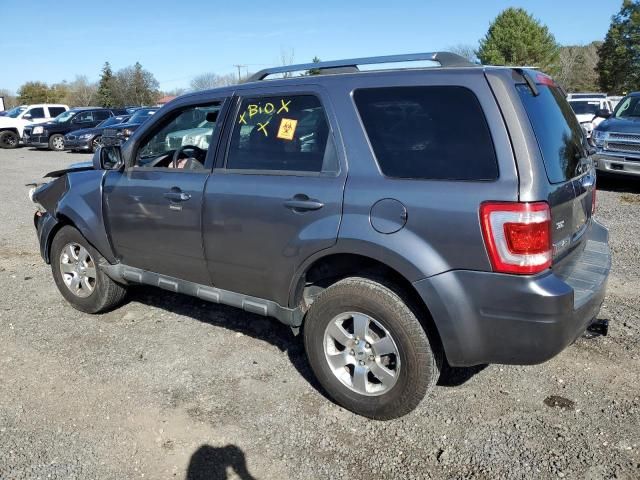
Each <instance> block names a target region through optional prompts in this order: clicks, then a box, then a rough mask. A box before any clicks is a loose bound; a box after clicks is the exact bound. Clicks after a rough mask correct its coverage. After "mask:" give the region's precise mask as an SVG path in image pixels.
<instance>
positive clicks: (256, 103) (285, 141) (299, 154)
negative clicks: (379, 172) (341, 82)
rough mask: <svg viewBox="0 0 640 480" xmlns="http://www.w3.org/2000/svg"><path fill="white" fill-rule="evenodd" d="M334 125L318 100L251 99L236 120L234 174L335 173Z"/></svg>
mask: <svg viewBox="0 0 640 480" xmlns="http://www.w3.org/2000/svg"><path fill="white" fill-rule="evenodd" d="M336 158H337V157H336V153H335V148H334V145H333V142H332V141H331V135H330V129H329V123H328V122H327V117H326V115H325V112H324V108H323V107H322V104H321V103H320V100H319V99H318V98H317V97H316V96H314V95H284V96H282V97H280V96H277V97H259V98H246V99H244V100H243V101H242V104H241V105H240V110H239V112H238V116H237V117H236V119H235V125H234V127H233V134H232V136H231V144H230V146H229V153H228V156H227V168H228V169H241V170H270V171H282V172H320V171H322V170H323V167H324V170H325V171H326V170H334V166H335V164H336Z"/></svg>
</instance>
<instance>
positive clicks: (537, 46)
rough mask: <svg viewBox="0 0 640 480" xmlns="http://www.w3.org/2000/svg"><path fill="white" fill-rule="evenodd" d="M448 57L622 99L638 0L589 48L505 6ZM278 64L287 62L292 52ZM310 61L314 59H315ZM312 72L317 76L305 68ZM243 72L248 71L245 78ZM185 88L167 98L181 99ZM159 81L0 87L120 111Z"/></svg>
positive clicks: (639, 80) (108, 72) (128, 73)
mask: <svg viewBox="0 0 640 480" xmlns="http://www.w3.org/2000/svg"><path fill="white" fill-rule="evenodd" d="M451 50H452V51H454V52H455V53H458V54H460V55H463V56H464V57H466V58H468V59H470V60H472V61H479V62H480V63H482V64H486V65H528V66H532V67H536V68H539V69H540V70H541V71H544V72H546V73H549V74H551V75H552V76H553V77H554V78H555V79H556V81H557V82H558V83H560V85H562V86H563V87H564V88H565V90H567V91H569V92H575V91H598V90H600V91H603V92H606V93H609V94H624V93H627V92H631V91H637V90H640V0H623V2H622V7H621V9H620V11H619V12H618V13H617V14H616V15H614V16H613V17H612V19H611V24H610V26H609V30H608V32H607V34H606V36H605V38H604V40H603V41H594V42H591V43H589V44H588V45H565V46H562V45H559V44H558V42H557V41H556V39H555V37H554V35H553V34H552V33H551V32H550V31H549V29H548V27H547V26H545V25H543V24H542V23H541V22H540V21H538V20H536V19H535V18H534V17H533V16H532V15H531V14H530V13H528V12H527V11H526V10H524V9H522V8H507V9H506V10H504V11H502V12H501V13H500V14H499V15H498V16H497V17H496V18H495V19H494V20H493V22H491V24H490V26H489V29H488V31H487V33H486V35H485V36H484V37H483V38H482V39H480V41H479V44H478V46H477V48H476V47H474V46H472V45H457V46H454V47H451ZM281 56H282V63H283V65H284V64H290V63H293V50H292V51H291V53H290V54H288V56H287V58H286V59H285V55H284V53H283V54H282V55H281ZM313 61H314V62H317V61H319V59H318V58H317V57H315V58H314V59H313ZM308 73H311V74H314V73H317V71H315V69H314V70H311V71H309V72H308ZM248 75H249V74H248V73H247V76H248ZM245 79H246V77H240V78H238V77H236V76H235V75H234V74H223V75H219V74H217V73H214V72H207V73H203V74H200V75H197V76H196V77H194V78H193V79H192V80H191V83H190V88H189V89H188V90H190V91H197V90H204V89H208V88H215V87H220V86H226V85H232V84H235V83H239V82H242V81H244V80H245ZM186 91H187V89H175V90H174V91H171V92H164V93H166V94H173V95H180V94H182V93H185V92H186ZM161 94H162V93H161V92H160V90H159V83H158V81H157V80H156V79H155V77H154V76H153V74H152V73H151V72H149V71H148V70H145V69H144V68H142V65H141V64H140V63H139V62H136V63H135V65H130V66H128V67H125V68H122V69H120V70H118V71H116V72H114V71H113V70H112V68H111V65H110V64H109V62H106V63H105V64H104V67H103V68H102V72H101V75H100V79H99V81H98V82H90V81H89V80H88V79H87V77H86V76H84V75H77V76H76V77H75V79H74V80H73V81H70V82H67V81H63V82H61V83H56V84H52V85H47V84H46V83H44V82H39V81H29V82H26V83H25V84H24V85H22V86H21V87H20V88H19V89H18V92H17V95H15V96H14V95H12V94H11V92H9V91H8V90H6V89H0V96H3V97H5V107H6V108H11V107H12V106H15V105H18V104H29V103H65V104H67V105H70V106H88V105H99V106H105V107H122V106H127V105H153V104H155V103H156V102H157V100H158V98H159V97H160V96H161Z"/></svg>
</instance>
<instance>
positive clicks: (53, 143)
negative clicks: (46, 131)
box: [49, 134, 64, 152]
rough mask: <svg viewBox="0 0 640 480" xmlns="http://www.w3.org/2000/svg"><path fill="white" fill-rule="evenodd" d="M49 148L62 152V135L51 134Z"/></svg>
mask: <svg viewBox="0 0 640 480" xmlns="http://www.w3.org/2000/svg"><path fill="white" fill-rule="evenodd" d="M49 148H50V149H51V150H55V151H56V152H62V151H63V150H64V137H63V136H62V135H60V134H55V135H51V138H50V139H49Z"/></svg>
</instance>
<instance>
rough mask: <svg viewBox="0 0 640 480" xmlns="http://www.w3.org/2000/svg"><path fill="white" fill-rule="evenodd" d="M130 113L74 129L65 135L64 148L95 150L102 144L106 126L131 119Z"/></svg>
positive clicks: (76, 150) (77, 150)
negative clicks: (94, 124)
mask: <svg viewBox="0 0 640 480" xmlns="http://www.w3.org/2000/svg"><path fill="white" fill-rule="evenodd" d="M129 118H130V115H117V116H115V117H109V118H107V119H106V120H103V121H102V122H100V123H99V124H98V125H96V126H95V127H93V128H83V129H80V130H73V131H72V132H69V133H67V134H66V135H65V136H64V149H65V150H71V151H74V152H79V151H88V152H95V151H96V150H97V149H98V147H99V146H101V145H102V132H103V130H104V129H105V128H107V127H110V126H112V125H118V124H120V123H124V122H126V121H127V120H129Z"/></svg>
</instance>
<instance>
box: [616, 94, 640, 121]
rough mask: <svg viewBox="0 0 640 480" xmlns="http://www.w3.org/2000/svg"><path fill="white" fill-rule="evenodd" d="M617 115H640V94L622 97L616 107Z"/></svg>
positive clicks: (622, 116)
mask: <svg viewBox="0 0 640 480" xmlns="http://www.w3.org/2000/svg"><path fill="white" fill-rule="evenodd" d="M615 117H616V118H626V117H640V96H638V97H627V98H624V99H622V100H621V101H620V103H619V104H618V108H616V112H615Z"/></svg>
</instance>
